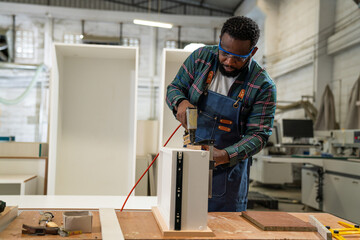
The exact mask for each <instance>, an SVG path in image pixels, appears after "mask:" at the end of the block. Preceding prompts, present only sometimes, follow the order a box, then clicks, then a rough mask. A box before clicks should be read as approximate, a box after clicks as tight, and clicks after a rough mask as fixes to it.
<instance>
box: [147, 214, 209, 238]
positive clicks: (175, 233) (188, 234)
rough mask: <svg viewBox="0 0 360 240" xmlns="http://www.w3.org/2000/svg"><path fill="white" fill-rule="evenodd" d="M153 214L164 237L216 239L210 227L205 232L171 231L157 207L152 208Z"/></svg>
mask: <svg viewBox="0 0 360 240" xmlns="http://www.w3.org/2000/svg"><path fill="white" fill-rule="evenodd" d="M152 213H153V214H154V218H155V220H156V222H157V224H158V227H159V229H160V231H161V233H162V236H163V237H214V236H215V235H214V233H213V231H211V229H210V228H209V227H207V229H205V230H181V231H176V230H169V228H168V227H167V225H166V223H165V221H164V219H163V217H162V216H161V213H160V211H159V209H158V208H157V207H153V208H152Z"/></svg>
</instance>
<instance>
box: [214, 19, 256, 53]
mask: <svg viewBox="0 0 360 240" xmlns="http://www.w3.org/2000/svg"><path fill="white" fill-rule="evenodd" d="M224 33H227V34H229V35H230V36H231V37H232V38H235V39H238V40H250V44H251V46H250V48H253V47H255V45H256V43H257V41H258V40H259V37H260V29H259V26H258V25H257V23H256V22H255V21H254V20H252V19H251V18H248V17H245V16H235V17H231V18H229V19H228V20H226V22H225V23H224V25H223V27H222V29H221V35H220V37H222V36H223V35H224Z"/></svg>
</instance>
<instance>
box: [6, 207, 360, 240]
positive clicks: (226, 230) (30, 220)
mask: <svg viewBox="0 0 360 240" xmlns="http://www.w3.org/2000/svg"><path fill="white" fill-rule="evenodd" d="M52 213H53V214H54V216H55V217H54V222H56V223H57V224H59V225H61V223H62V211H52ZM291 215H293V216H295V217H298V218H300V219H301V220H303V221H306V222H307V221H308V216H309V215H314V216H315V217H316V218H317V219H318V220H319V221H320V222H321V223H323V224H324V225H330V226H331V227H333V228H341V226H340V225H339V224H338V223H337V222H338V221H340V220H342V219H340V218H338V217H335V216H333V215H331V214H327V213H291ZM39 216H40V215H39V211H24V212H22V213H21V214H20V215H19V216H18V217H17V218H16V219H15V220H14V221H13V222H12V223H11V224H10V225H9V226H8V227H7V228H6V229H5V230H4V231H3V232H1V233H0V239H11V238H12V239H14V238H21V239H53V238H59V239H68V238H70V239H101V227H100V220H99V213H98V212H97V211H93V216H94V217H93V231H92V233H90V234H81V235H74V236H71V237H68V238H63V237H60V236H59V235H55V236H52V235H46V236H29V235H24V234H22V233H21V226H22V224H23V223H25V224H29V225H37V224H38V220H39ZM117 217H118V219H119V222H120V226H121V229H122V232H123V234H124V237H125V239H164V238H163V237H162V235H161V232H160V230H159V228H158V226H157V224H156V221H155V219H154V217H153V215H152V212H148V211H147V212H117ZM342 221H343V220H342ZM208 227H209V228H210V229H211V230H212V231H213V232H214V235H215V236H214V237H212V238H206V239H288V240H291V239H297V240H299V239H304V240H305V239H306V240H311V239H321V237H320V235H319V234H318V233H316V232H289V231H283V232H281V231H262V230H261V229H260V228H258V227H256V226H254V225H253V224H251V223H250V222H248V221H247V220H245V219H244V218H243V217H241V213H234V212H232V213H209V218H208ZM177 239H180V238H179V237H177ZM187 239H205V238H187ZM347 239H356V238H350V237H348V238H347Z"/></svg>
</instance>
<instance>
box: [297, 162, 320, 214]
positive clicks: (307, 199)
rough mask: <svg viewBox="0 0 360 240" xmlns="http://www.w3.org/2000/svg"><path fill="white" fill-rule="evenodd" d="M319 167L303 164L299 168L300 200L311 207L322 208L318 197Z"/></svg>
mask: <svg viewBox="0 0 360 240" xmlns="http://www.w3.org/2000/svg"><path fill="white" fill-rule="evenodd" d="M319 168H320V167H317V166H313V165H305V166H303V168H302V169H301V202H302V203H303V204H305V205H307V206H310V207H312V208H315V209H319V210H322V204H321V201H320V200H321V199H320V198H319V194H321V189H319V188H321V186H320V185H319V173H318V169H319ZM317 199H318V201H317Z"/></svg>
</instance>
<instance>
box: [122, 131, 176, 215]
mask: <svg viewBox="0 0 360 240" xmlns="http://www.w3.org/2000/svg"><path fill="white" fill-rule="evenodd" d="M180 127H181V124H180V125H179V126H178V127H177V128H176V129H175V131H174V132H173V133H172V134H171V136H170V137H169V139H168V140H167V141H166V143H165V144H164V147H165V146H166V145H167V144H168V142H169V141H170V139H171V138H172V137H173V136H174V134H175V133H176V131H177V130H178V129H179V128H180ZM158 156H159V153H158V154H157V155H156V157H155V158H154V160H152V162H151V163H150V165H149V166H148V168H147V169H146V170H145V172H144V173H143V174H142V175H141V177H140V178H139V180H137V182H136V183H135V185H134V187H133V188H132V189H131V191H130V193H129V195H128V196H127V197H126V199H125V202H124V204H123V205H122V207H121V210H120V212H122V211H123V209H124V207H125V204H126V202H127V200H128V199H129V197H130V195H131V193H132V192H133V191H134V189H135V188H136V186H137V185H138V183H139V182H140V180H141V179H142V178H143V176H144V175H145V174H146V173H147V171H149V169H150V168H151V166H152V165H153V163H154V162H155V160H156V159H157V157H158Z"/></svg>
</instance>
